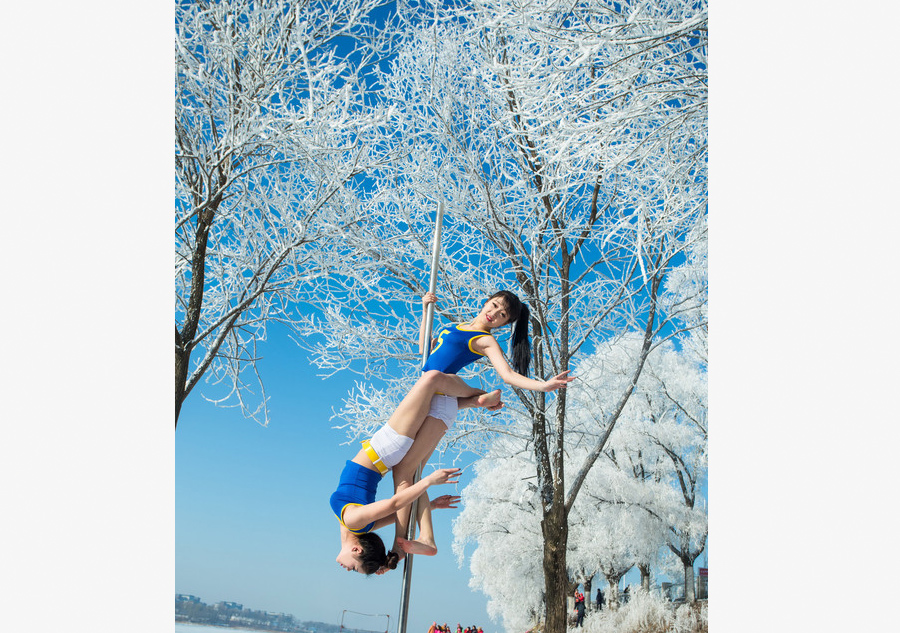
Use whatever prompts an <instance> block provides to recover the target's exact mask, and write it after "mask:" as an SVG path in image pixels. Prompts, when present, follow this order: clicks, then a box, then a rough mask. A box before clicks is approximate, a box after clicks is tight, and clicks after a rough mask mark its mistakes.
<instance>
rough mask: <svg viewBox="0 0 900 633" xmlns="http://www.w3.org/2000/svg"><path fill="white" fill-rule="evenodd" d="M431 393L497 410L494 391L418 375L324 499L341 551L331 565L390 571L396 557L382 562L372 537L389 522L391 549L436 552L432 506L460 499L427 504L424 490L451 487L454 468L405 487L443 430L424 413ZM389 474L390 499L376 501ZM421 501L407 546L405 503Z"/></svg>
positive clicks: (436, 374)
mask: <svg viewBox="0 0 900 633" xmlns="http://www.w3.org/2000/svg"><path fill="white" fill-rule="evenodd" d="M436 393H443V394H447V396H452V397H453V398H454V399H456V398H459V399H460V407H462V408H465V407H487V408H490V409H496V408H499V407H500V406H502V405H501V403H500V391H499V390H497V391H493V392H491V393H485V392H484V391H482V390H481V389H475V388H473V387H469V386H468V385H466V384H465V383H464V382H462V381H460V380H458V379H456V377H454V376H448V375H445V374H443V373H441V372H438V371H426V372H425V373H423V374H422V376H421V377H420V378H419V380H418V382H416V384H415V385H414V386H413V388H412V389H411V390H410V391H409V393H408V394H407V395H406V397H404V398H403V400H402V401H401V402H400V405H399V406H398V407H397V409H396V410H395V411H394V413H393V414H392V415H391V417H390V419H389V420H388V422H387V424H385V425H384V426H383V427H382V428H381V429H379V430H378V431H377V432H376V433H375V435H373V436H372V439H371V440H368V441H366V442H363V448H362V449H361V450H360V451H359V452H358V453H357V454H356V456H355V457H354V458H353V459H352V460H348V461H347V463H346V465H345V467H344V470H343V472H342V473H341V477H340V482H339V484H338V488H337V490H336V491H335V492H334V494H332V495H331V500H330V502H331V508H332V510H333V511H334V513H335V516H337V519H338V521H339V523H340V535H341V551H340V553H339V554H338V556H337V559H336V560H337V562H338V563H339V564H340V565H341V566H342V567H343V568H344V569H347V570H353V571H357V572H361V573H365V574H372V573H376V572H378V573H383V572H384V571H387V569H394V568H396V566H397V561H399V559H400V555H399V554H398V553H395V552H391V553H390V557H389V555H388V554H387V553H386V552H385V548H384V543H383V542H382V540H381V538H380V537H379V536H378V535H377V534H375V533H374V532H373V530H376V529H378V528H380V527H384V526H386V525H389V524H391V523H396V524H397V526H398V532H397V537H396V542H395V544H396V545H398V546H400V547H403V549H404V551H409V552H413V553H416V554H425V555H434V554H436V553H437V547H436V546H435V543H434V530H433V527H432V524H431V509H432V508H452V507H455V505H453V504H454V503H456V502H457V501H459V498H458V497H454V496H451V495H444V496H443V497H440V498H439V499H436V500H435V502H434V503H432V502H429V500H428V495H427V493H426V490H427V489H428V488H429V487H430V486H434V485H438V484H445V483H449V484H452V483H457V480H456V479H454V477H456V476H457V475H458V473H459V469H458V468H442V469H439V470H436V471H434V472H433V473H431V474H429V475H427V476H425V477H423V478H422V479H421V480H420V481H418V482H416V483H415V484H413V483H412V481H413V479H414V476H415V471H416V468H417V467H418V466H419V464H424V463H425V462H427V460H428V457H429V456H430V455H431V453H432V452H433V451H434V448H435V447H436V446H437V444H438V442H439V441H440V439H441V437H443V435H444V432H445V431H446V427H445V426H444V425H443V424H441V423H440V422H439V421H437V420H435V419H433V418H432V419H430V420H429V419H428V418H427V416H426V414H427V413H428V409H429V405H430V403H431V400H432V398H433V397H434V395H435V394H436ZM389 470H392V471H393V476H394V489H395V490H394V495H393V496H392V497H391V498H390V499H384V500H380V501H375V492H376V488H377V487H378V483H379V482H380V481H381V478H382V477H383V476H384V475H385V474H386V473H387V471H389ZM420 496H421V497H422V498H421V499H420V501H419V504H418V512H417V515H418V516H417V520H418V522H419V526H420V536H419V538H417V539H416V540H415V541H407V540H406V539H404V538H402V537H401V536H400V534H406V530H405V527H406V526H407V525H408V521H409V520H410V518H409V515H410V507H409V506H410V504H412V502H413V501H414V500H415V499H416V498H418V497H420ZM401 530H402V531H401Z"/></svg>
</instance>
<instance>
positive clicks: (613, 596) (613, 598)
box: [603, 567, 631, 611]
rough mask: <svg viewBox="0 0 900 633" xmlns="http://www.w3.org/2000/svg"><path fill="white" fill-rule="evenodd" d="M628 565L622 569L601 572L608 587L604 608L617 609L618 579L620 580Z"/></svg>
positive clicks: (626, 571)
mask: <svg viewBox="0 0 900 633" xmlns="http://www.w3.org/2000/svg"><path fill="white" fill-rule="evenodd" d="M629 569H631V568H630V567H626V568H625V569H623V570H616V571H612V572H609V573H607V572H603V576H604V578H606V582H607V584H608V585H609V589H608V591H607V595H606V608H608V609H609V610H610V611H617V610H618V609H619V581H620V580H622V576H624V575H625V574H627V573H628V570H629Z"/></svg>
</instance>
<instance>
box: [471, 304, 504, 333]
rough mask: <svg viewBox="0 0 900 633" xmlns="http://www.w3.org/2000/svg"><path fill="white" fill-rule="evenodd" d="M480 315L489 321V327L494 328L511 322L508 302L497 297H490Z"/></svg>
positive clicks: (485, 320) (486, 321)
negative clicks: (507, 306)
mask: <svg viewBox="0 0 900 633" xmlns="http://www.w3.org/2000/svg"><path fill="white" fill-rule="evenodd" d="M478 316H479V317H481V319H482V320H483V321H484V322H485V323H487V325H488V327H489V328H491V329H493V328H496V327H503V326H504V325H506V324H507V323H509V310H507V308H506V302H505V301H503V299H498V298H496V297H494V298H491V299H488V300H487V303H485V304H484V307H482V308H481V312H479V313H478Z"/></svg>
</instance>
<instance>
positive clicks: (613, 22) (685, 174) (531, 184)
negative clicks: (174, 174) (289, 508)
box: [309, 0, 706, 633]
mask: <svg viewBox="0 0 900 633" xmlns="http://www.w3.org/2000/svg"><path fill="white" fill-rule="evenodd" d="M705 29H706V5H705V3H704V2H696V3H683V2H666V1H661V2H653V3H643V2H625V3H621V2H604V1H602V0H599V1H598V0H591V1H584V2H580V1H577V0H566V1H562V0H556V1H554V0H543V1H538V2H533V3H527V4H522V3H514V2H507V1H503V0H478V1H473V2H470V3H461V4H460V6H457V7H455V8H448V7H447V6H445V4H444V3H437V6H433V7H426V10H425V11H423V12H422V13H421V14H419V15H418V16H417V17H415V18H410V22H409V26H408V31H407V34H408V41H407V42H406V43H405V44H404V45H403V46H402V47H401V48H400V49H399V51H398V53H397V55H396V57H395V58H394V59H393V60H392V63H391V65H390V68H389V69H388V70H387V71H385V72H384V73H383V75H382V76H381V77H380V78H379V83H380V84H381V85H383V86H384V88H383V91H382V95H381V96H382V98H383V99H384V100H385V103H389V104H390V105H391V106H393V109H392V110H391V113H392V115H393V118H392V120H391V127H392V129H393V130H394V136H393V137H392V138H391V150H390V151H391V152H392V153H394V154H395V155H402V158H400V159H398V160H395V161H394V162H392V163H391V165H390V166H389V168H385V169H383V170H380V171H379V172H377V173H372V174H371V179H372V183H373V186H372V189H371V193H370V196H369V198H368V201H367V204H368V207H367V208H368V216H369V217H371V218H373V221H372V222H370V223H369V224H368V226H367V227H366V228H365V230H364V229H363V228H362V227H360V228H358V229H356V228H355V227H351V229H350V230H349V231H348V232H347V234H346V239H347V241H348V243H351V244H353V246H354V248H356V249H357V250H358V251H359V252H360V253H364V254H365V257H364V259H363V260H361V261H360V262H359V265H358V266H357V268H356V270H355V271H354V276H353V277H347V278H340V279H339V278H333V279H332V280H330V282H329V283H331V284H332V286H331V287H332V288H333V296H336V297H340V302H339V305H338V304H336V303H335V302H333V301H332V303H333V305H332V306H331V309H330V310H329V311H325V321H324V322H316V321H312V320H311V321H310V323H309V329H310V330H312V331H316V332H324V333H325V338H324V340H322V341H321V343H320V344H319V345H318V346H314V350H315V351H316V353H317V360H318V362H319V363H320V364H321V366H322V367H324V368H328V369H331V370H338V369H342V368H346V367H350V366H353V365H354V361H359V362H360V363H361V365H359V364H358V365H357V368H360V371H362V372H364V373H367V374H375V373H378V374H383V372H384V369H385V368H386V367H387V368H393V367H394V366H393V365H391V364H386V362H385V361H386V359H394V360H398V361H413V359H414V358H415V351H414V341H415V339H416V332H417V331H418V322H417V319H416V318H415V317H417V316H418V310H416V309H415V307H416V305H417V302H418V296H420V295H421V293H422V292H423V290H424V289H425V279H426V265H425V262H426V261H428V254H429V252H430V247H429V238H430V235H431V232H432V227H433V218H434V213H433V210H434V207H435V201H437V200H442V201H444V202H445V203H446V207H447V210H448V215H447V219H446V222H445V226H444V255H443V257H442V262H441V265H442V268H441V275H440V282H439V289H438V294H439V297H440V302H439V306H438V309H439V314H440V318H442V319H452V320H463V319H466V318H469V317H471V316H472V315H473V313H474V312H475V311H476V310H477V309H478V308H479V307H480V302H481V301H482V300H483V298H484V297H486V296H487V295H488V294H489V293H490V292H492V291H494V290H496V289H498V288H502V287H505V288H509V289H512V290H513V291H514V292H516V293H517V294H519V296H521V297H522V298H523V299H524V300H525V301H526V302H527V303H528V304H529V306H530V308H531V314H532V319H531V325H532V331H533V341H534V347H533V364H532V367H533V374H535V375H537V376H539V377H548V376H552V375H555V374H557V373H559V372H561V371H565V370H567V369H569V368H570V367H571V366H572V363H573V359H574V357H575V356H576V355H577V354H579V353H585V352H589V351H590V350H591V349H592V348H593V347H595V346H597V345H599V344H600V343H601V342H602V341H614V340H616V339H618V338H620V337H622V336H625V335H626V334H629V333H638V334H639V336H640V340H641V345H640V346H639V348H638V351H637V353H636V354H635V355H634V356H633V357H631V358H630V364H629V366H628V377H629V380H627V381H625V382H624V383H623V384H622V386H621V388H620V390H619V391H618V392H617V393H615V394H614V398H613V405H612V406H610V407H609V408H608V409H606V410H605V412H604V415H603V416H601V417H598V419H597V420H596V424H597V426H598V427H599V428H600V429H602V434H599V435H598V434H596V433H595V434H594V435H593V436H590V435H588V434H586V433H582V434H581V436H580V437H582V438H584V439H585V441H587V440H588V439H590V441H591V444H590V446H588V447H587V450H586V451H585V452H584V455H585V457H584V459H583V460H582V461H580V462H578V463H575V464H574V471H575V476H574V477H571V478H570V477H567V470H569V471H571V469H572V468H573V466H572V465H571V464H568V465H567V458H566V452H565V450H564V449H565V447H566V442H567V432H568V413H569V404H568V398H567V395H566V393H565V392H562V393H559V394H555V395H552V396H548V395H546V394H543V393H534V392H522V391H516V392H515V396H514V397H513V398H509V397H508V398H507V403H508V410H509V411H510V413H511V414H512V415H510V416H508V417H506V418H504V419H505V420H506V422H507V424H508V425H509V428H508V429H507V431H506V432H510V433H514V434H517V435H519V436H522V437H525V438H527V440H528V442H529V443H528V446H529V450H530V451H531V452H532V456H531V463H532V464H533V467H534V472H533V473H532V475H533V477H534V484H535V486H536V490H537V502H538V504H539V516H540V522H539V525H540V529H541V537H542V552H541V568H542V571H543V581H544V588H543V593H544V596H545V598H544V604H545V608H546V613H545V618H546V629H547V631H551V632H553V633H560V632H561V631H563V630H564V629H565V616H566V610H565V598H566V595H567V593H568V588H569V582H570V578H569V571H570V570H569V568H568V565H567V562H566V551H567V547H568V529H569V523H568V517H569V513H570V511H571V508H572V506H573V504H574V503H575V500H576V499H577V497H578V495H579V492H580V489H581V487H582V485H583V483H584V480H585V478H586V477H587V474H588V473H589V472H590V471H591V469H592V468H593V466H594V464H595V463H596V462H597V460H598V459H599V457H600V456H601V454H602V452H603V450H604V447H605V445H606V442H607V441H608V439H609V437H610V434H611V433H612V432H613V429H614V428H615V426H616V422H617V420H618V418H619V416H620V415H621V413H622V411H623V409H624V407H625V405H626V404H627V403H628V400H629V398H630V397H631V395H632V393H633V391H634V386H635V384H636V383H637V380H638V378H639V377H640V374H641V372H642V370H643V367H644V364H645V363H646V361H647V357H648V355H649V354H650V352H651V350H652V349H653V346H654V345H655V344H656V343H658V342H659V341H660V340H661V339H663V338H665V337H674V336H677V335H678V334H679V332H684V331H686V330H688V329H690V328H697V327H700V326H702V321H701V322H700V323H697V322H695V321H688V320H687V317H688V316H690V317H691V318H692V319H693V317H694V316H695V315H696V314H697V313H698V311H699V309H700V306H701V305H702V304H703V303H704V302H705V288H704V287H703V286H702V285H701V286H696V285H695V286H691V285H690V284H687V283H685V284H682V285H680V286H679V289H680V290H681V291H683V292H682V294H679V295H678V296H677V298H676V297H675V296H674V295H673V296H668V294H669V291H668V286H667V279H668V275H669V274H670V273H671V272H672V271H673V270H674V269H676V268H677V267H678V266H679V265H682V264H684V263H685V261H686V259H687V257H688V251H689V248H690V246H691V243H692V242H693V241H698V240H703V239H705V231H704V230H703V229H702V228H701V227H702V221H703V217H704V215H705V213H706V68H705V47H706V43H705V42H706V39H705V38H706V35H705V34H706V30H705ZM384 151H387V150H384ZM375 218H377V221H375V220H374V219H375ZM410 317H412V318H410ZM409 367H410V371H409V372H408V374H407V375H404V376H402V377H396V378H389V379H387V380H386V381H385V382H386V386H385V387H383V388H381V389H374V388H373V387H370V386H367V385H361V388H360V390H359V392H358V393H356V394H355V395H354V397H352V398H351V399H350V401H349V403H348V407H347V410H346V413H347V417H348V420H349V422H348V423H349V424H351V430H352V431H353V432H354V433H365V432H367V431H369V430H371V425H372V424H374V423H377V421H378V420H379V417H378V416H377V415H372V416H368V419H369V420H370V422H366V423H361V422H358V421H354V420H358V419H359V417H360V414H362V413H364V412H366V411H367V410H368V409H369V408H372V409H380V408H383V406H384V405H385V404H386V403H387V402H390V401H393V400H395V399H396V398H397V397H398V396H399V394H400V393H402V392H403V391H404V390H405V389H406V388H408V386H409V381H410V380H411V378H412V373H414V365H413V363H412V362H409ZM474 375H475V376H478V375H480V376H481V378H482V379H483V380H484V381H485V382H488V383H490V382H495V380H496V379H495V378H493V377H492V376H491V375H490V374H489V373H484V372H481V371H480V370H479V369H476V370H475V372H474ZM492 422H496V419H492ZM478 425H479V422H478V420H477V419H475V420H474V421H473V420H469V421H467V423H466V424H462V425H460V427H459V429H458V430H457V431H456V432H455V438H454V439H455V441H457V442H459V445H460V446H463V447H472V448H476V449H478V448H479V442H485V441H486V439H485V438H486V437H487V439H489V438H490V436H483V435H482V436H476V435H475V434H472V433H471V431H473V430H474V429H475V428H476V427H477V426H478Z"/></svg>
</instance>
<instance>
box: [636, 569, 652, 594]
mask: <svg viewBox="0 0 900 633" xmlns="http://www.w3.org/2000/svg"><path fill="white" fill-rule="evenodd" d="M638 569H639V570H640V571H641V589H643V590H644V591H647V592H649V591H650V565H648V564H646V563H641V564H639V565H638Z"/></svg>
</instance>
